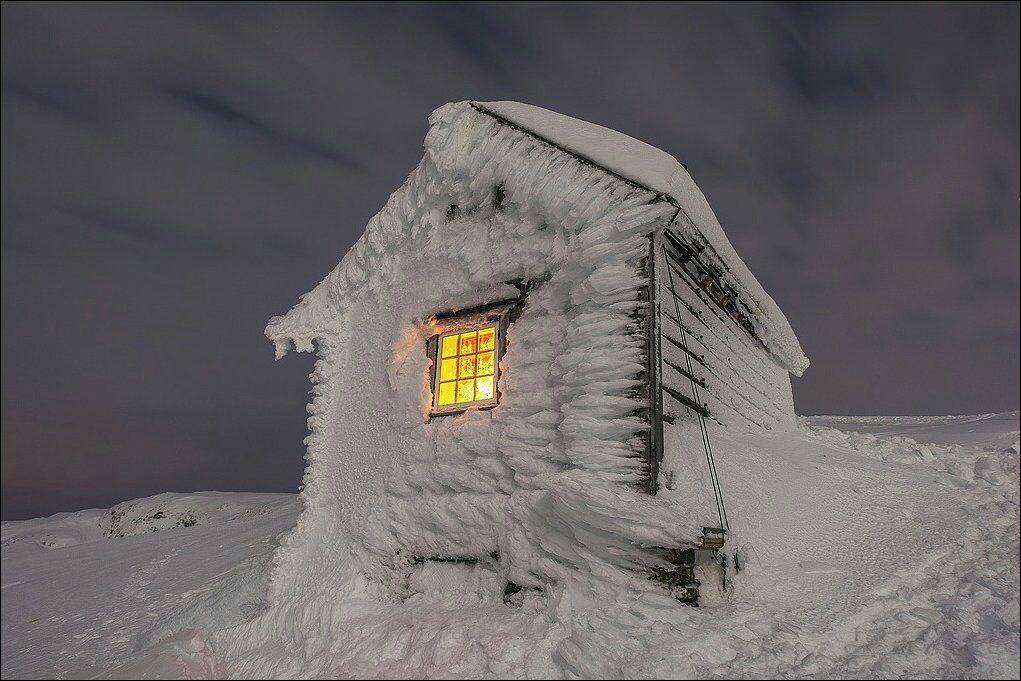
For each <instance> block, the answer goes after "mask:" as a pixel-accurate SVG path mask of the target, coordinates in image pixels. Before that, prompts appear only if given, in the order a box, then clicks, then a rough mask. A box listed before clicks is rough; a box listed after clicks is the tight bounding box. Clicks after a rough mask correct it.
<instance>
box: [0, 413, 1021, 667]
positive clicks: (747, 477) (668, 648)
mask: <svg viewBox="0 0 1021 681" xmlns="http://www.w3.org/2000/svg"><path fill="white" fill-rule="evenodd" d="M1018 431H1019V426H1018V413H1017V412H1011V413H1008V414H989V415H983V416H970V417H895V418H892V417H853V418H852V417H815V418H811V419H806V420H805V423H804V424H803V427H802V428H801V429H799V430H797V431H795V432H787V433H772V434H766V435H764V434H762V433H759V434H746V435H734V434H729V433H725V432H718V433H715V434H714V445H715V446H716V449H717V452H718V454H717V460H718V464H719V466H720V472H721V477H722V479H723V484H724V491H725V493H727V495H728V508H729V510H730V513H731V518H732V523H733V525H734V534H733V536H732V538H731V541H732V542H734V543H735V544H737V545H738V546H740V552H739V553H740V555H741V556H742V557H743V558H744V562H745V565H744V569H743V571H742V572H741V573H740V574H739V575H738V579H737V582H736V584H735V586H734V589H733V591H732V592H731V593H730V594H729V595H727V596H726V597H725V598H723V599H722V600H721V601H720V602H718V603H714V604H710V605H707V606H706V607H703V608H697V609H696V608H688V607H682V606H677V607H675V608H670V609H666V610H664V609H662V608H661V607H660V606H659V604H656V605H651V604H645V603H628V604H621V603H616V602H614V601H613V599H612V598H608V599H607V603H608V606H607V607H606V608H605V609H603V610H599V609H594V610H592V611H591V614H590V615H588V616H587V617H588V619H587V620H586V621H585V623H584V626H580V625H578V624H577V623H575V624H574V625H572V626H573V629H571V630H567V629H568V627H565V626H562V625H555V626H550V625H549V620H546V619H544V618H543V617H542V616H541V612H542V610H543V608H549V609H554V608H561V609H562V608H564V607H567V606H566V605H565V604H553V603H541V602H540V603H536V604H532V607H533V608H534V609H535V610H536V612H537V613H538V615H534V616H533V615H529V616H526V615H525V614H524V613H523V612H522V608H521V607H520V606H517V607H516V606H512V605H505V604H502V603H496V604H493V603H481V604H480V603H479V602H477V601H473V600H472V599H470V598H463V599H460V600H458V599H454V600H453V601H449V602H448V601H442V599H430V598H429V597H428V594H423V595H422V596H423V597H421V598H417V599H414V603H412V602H410V601H409V602H408V603H407V604H399V605H393V604H386V605H382V604H381V605H379V606H374V607H369V606H366V608H364V609H362V610H361V611H359V612H338V613H337V614H336V618H335V621H333V622H331V623H329V625H328V626H329V627H330V631H331V640H330V641H328V642H326V641H319V640H314V639H313V634H312V632H303V631H302V629H303V627H305V626H306V624H303V623H298V622H289V623H286V624H285V625H282V624H281V623H279V622H275V621H273V620H270V621H262V620H264V619H265V618H266V617H267V615H266V614H265V612H264V594H265V584H266V578H267V574H268V567H269V562H270V559H271V556H272V552H273V549H274V547H275V546H276V543H277V539H278V537H279V535H280V534H281V533H283V532H286V531H287V530H288V529H289V528H290V527H292V526H293V524H294V522H295V519H296V517H297V514H298V508H297V501H296V498H295V497H293V496H291V495H272V494H240V493H216V492H206V493H197V494H190V495H184V494H161V495H158V496H156V497H151V498H148V499H139V500H134V501H129V502H125V503H123V504H119V505H118V506H115V507H114V508H112V509H109V510H105V511H103V510H91V511H80V512H77V513H62V514H58V515H55V516H51V517H50V518H43V519H37V520H29V521H19V522H7V523H3V528H2V543H3V548H2V571H3V577H2V587H3V591H2V615H3V617H2V620H3V621H2V653H3V655H2V672H3V677H4V678H15V677H46V676H57V677H65V678H66V677H96V676H98V677H133V678H138V677H139V676H141V677H148V678H156V677H188V678H211V677H216V676H222V675H233V676H237V675H255V674H257V673H258V672H260V671H261V672H267V671H269V672H270V673H276V674H278V675H302V676H358V675H378V676H415V675H426V676H451V675H459V676H469V677H472V676H505V675H511V676H525V675H531V676H539V675H547V676H563V675H569V674H571V673H574V674H582V675H592V676H625V675H636V676H660V677H674V678H678V677H692V676H709V677H745V676H757V677H773V676H781V677H820V678H821V677H828V676H852V677H877V676H878V677H894V676H897V677H904V676H924V677H975V678H977V677H989V676H992V677H1004V678H1006V677H1014V678H1017V677H1018V675H1019V672H1021V670H1019V653H1018V646H1019V604H1018V598H1019V539H1018V537H1019V515H1018V508H1019V505H1018V504H1019V491H1018V480H1019V478H1018V449H1019V444H1018ZM623 605H626V607H622V606H623ZM543 622H546V627H545V628H544V627H543V625H542V623H543ZM307 626H308V627H309V628H315V627H321V626H323V623H316V624H315V625H312V624H308V625H307ZM313 643H314V645H313ZM268 648H272V650H268ZM565 651H566V652H565ZM252 656H254V657H257V658H258V659H261V660H277V661H278V662H276V663H273V664H276V666H273V664H270V666H269V667H268V668H267V667H266V666H265V665H263V666H262V667H259V666H258V665H253V664H251V662H250V660H251V659H252ZM280 661H285V662H280Z"/></svg>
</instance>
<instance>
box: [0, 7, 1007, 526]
mask: <svg viewBox="0 0 1021 681" xmlns="http://www.w3.org/2000/svg"><path fill="white" fill-rule="evenodd" d="M2 11H3V269H2V271H3V490H2V501H3V504H2V505H3V517H4V518H18V517H29V516H35V515H41V514H46V513H52V512H55V511H58V510H67V509H72V508H81V507H86V506H107V505H110V504H112V503H115V502H118V501H121V500H123V499H126V498H130V497H135V496H141V495H147V494H152V493H155V492H160V491H165V490H175V491H191V490H195V489H222V490H294V489H295V488H296V487H297V485H298V483H299V480H300V476H301V470H302V466H303V464H302V453H303V446H302V444H301V439H302V437H303V435H304V429H305V423H304V420H305V409H304V404H305V402H306V399H307V395H306V392H307V389H308V383H307V374H308V372H309V371H310V369H311V360H310V358H308V357H307V356H301V355H292V356H289V357H288V358H287V359H286V360H284V361H281V362H274V361H273V355H272V348H271V347H270V345H269V343H268V342H267V341H266V340H265V339H264V338H263V336H262V329H263V326H264V324H265V321H266V319H267V318H268V317H270V316H271V315H274V314H278V313H282V312H284V311H285V310H286V309H287V308H288V307H290V305H291V304H292V303H293V302H294V301H295V299H296V298H297V296H298V295H299V294H300V293H302V292H304V291H306V290H308V289H309V288H311V287H312V286H313V285H314V284H315V283H316V282H317V281H318V280H319V278H320V277H321V276H322V275H323V274H325V273H326V272H327V271H328V270H329V269H331V268H332V267H333V265H334V264H335V263H336V262H337V261H338V260H339V259H340V258H341V256H342V255H343V254H344V252H345V251H346V250H347V249H348V248H349V247H350V246H351V244H352V243H353V242H354V240H355V239H356V238H357V237H358V235H359V234H360V233H361V231H362V228H363V226H364V225H365V223H366V221H367V220H368V219H369V217H370V216H372V215H373V214H374V213H375V212H376V211H377V210H378V208H379V207H380V206H381V205H382V204H383V202H384V201H385V200H386V198H387V196H388V195H389V193H390V192H391V191H392V190H393V189H395V188H396V187H397V186H398V185H399V184H400V183H401V182H402V181H403V179H404V178H405V177H406V175H407V173H408V172H409V171H410V170H411V169H412V168H413V167H414V166H415V165H416V163H417V162H418V159H419V158H420V156H421V145H422V138H423V136H424V134H425V131H426V117H427V116H428V114H429V112H430V111H431V110H432V109H434V108H436V107H437V106H439V105H441V104H443V103H444V102H447V101H451V100H461V99H467V98H476V99H482V100H495V99H514V100H519V101H524V102H531V103H534V104H538V105H541V106H544V107H547V108H551V109H556V110H558V111H561V112H563V113H566V114H569V115H572V116H576V117H579V118H584V119H587V120H591V121H594V122H597V123H600V124H603V125H607V126H609V127H612V128H616V129H618V130H621V131H623V132H626V133H628V134H631V135H633V136H635V137H638V138H641V139H643V140H647V141H649V142H651V143H653V144H654V145H656V146H659V147H662V148H663V149H666V150H667V151H669V152H671V153H672V154H674V155H675V156H676V157H677V158H678V159H680V160H682V161H684V162H686V163H687V164H688V166H689V168H690V169H691V171H692V174H693V175H694V177H695V179H696V181H697V182H698V183H699V184H700V186H701V187H702V189H703V190H704V191H705V193H706V194H707V196H708V197H709V200H710V202H711V203H712V205H713V206H714V208H715V210H716V212H717V214H718V215H719V216H720V219H721V221H722V222H723V224H724V226H725V227H726V229H727V231H728V233H729V235H730V237H731V239H732V241H733V242H734V245H735V247H736V248H737V250H738V252H739V253H741V254H742V255H743V256H744V258H745V260H746V261H747V262H748V264H749V266H750V267H751V269H752V270H753V271H754V272H755V273H756V274H757V275H758V277H759V278H760V280H761V281H762V282H763V284H764V285H765V286H766V288H767V289H768V290H770V292H772V294H773V295H774V297H775V298H776V299H777V301H778V302H779V303H780V305H781V307H782V308H783V309H784V310H785V311H786V312H787V314H788V316H789V317H790V319H791V321H792V323H793V325H794V328H795V330H796V331H797V332H798V333H799V335H800V337H801V340H802V343H803V345H804V347H805V350H806V352H807V353H808V355H809V357H810V358H811V359H812V366H811V368H810V369H809V370H808V373H807V374H806V375H805V377H804V378H803V379H801V380H799V381H797V382H796V385H795V391H796V398H797V403H798V408H799V410H800V411H801V412H802V413H809V414H813V413H852V414H876V413H880V414H944V413H963V412H988V411H996V410H1007V409H1016V408H1017V407H1018V374H1019V368H1018V343H1019V339H1018V317H1019V311H1018V252H1019V243H1018V219H1019V218H1018V196H1019V188H1018V174H1019V173H1018V153H1019V151H1018V149H1019V146H1018V116H1019V113H1018V80H1019V74H1018V61H1019V56H1018V5H1017V4H1016V3H1010V4H997V5H984V4H979V3H969V4H965V5H957V6H948V5H938V6H929V5H921V4H914V5H904V6H888V5H883V6H876V5H861V6H854V5H822V6H820V5H803V4H795V5H752V6H746V5H726V6H712V5H694V6H691V5H683V6H669V5H660V4H657V5H649V6H642V5H634V4H628V5H619V6H613V5H609V4H600V5H592V6H587V5H584V4H582V3H573V4H567V5H438V4H426V3H421V4H414V5H398V4H387V5H368V6H365V5H362V6H359V5H342V6H333V5H328V4H315V5H299V4H290V3H289V4H279V5H262V4H260V5H233V4H192V5H163V4H160V5H150V4H144V5H143V4H117V5H98V4H88V3H83V4H66V5H45V4H21V3H4V4H3V10H2Z"/></svg>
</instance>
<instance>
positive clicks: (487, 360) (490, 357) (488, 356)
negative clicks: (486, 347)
mask: <svg viewBox="0 0 1021 681" xmlns="http://www.w3.org/2000/svg"><path fill="white" fill-rule="evenodd" d="M495 360H496V353H494V352H483V353H480V354H479V362H478V371H477V373H478V374H479V376H485V375H486V374H492V373H494V372H493V364H494V362H495Z"/></svg>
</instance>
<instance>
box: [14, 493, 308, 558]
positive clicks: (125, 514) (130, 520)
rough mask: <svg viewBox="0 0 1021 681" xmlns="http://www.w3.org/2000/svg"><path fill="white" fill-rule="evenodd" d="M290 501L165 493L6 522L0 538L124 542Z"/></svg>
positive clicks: (56, 543)
mask: <svg viewBox="0 0 1021 681" xmlns="http://www.w3.org/2000/svg"><path fill="white" fill-rule="evenodd" d="M290 500H291V495H289V494H254V493H246V492H238V493H232V494H230V495H224V494H223V493H221V492H195V493H193V494H179V493H173V492H166V493H163V494H157V495H156V496H152V497H146V498H142V499H132V500H130V501H124V502H122V503H120V504H117V505H116V506H114V507H112V508H110V509H106V510H100V509H88V510H84V511H75V512H73V513H57V514H56V515H53V516H50V517H48V518H40V519H36V520H17V521H10V522H4V523H3V525H2V535H0V536H2V545H3V546H4V547H5V548H6V547H7V546H9V545H13V544H15V543H17V542H28V543H31V544H34V545H36V546H39V547H42V548H44V549H59V548H65V547H68V546H75V545H78V544H83V543H87V542H93V541H97V540H101V539H122V538H124V537H134V536H137V535H140V534H152V533H155V532H164V531H166V530H173V529H178V528H183V527H194V526H196V525H210V524H222V523H229V522H232V521H235V520H241V519H245V518H253V517H258V516H260V515H265V514H267V513H272V512H274V511H275V510H276V509H277V507H278V506H279V505H280V504H281V503H289V502H290Z"/></svg>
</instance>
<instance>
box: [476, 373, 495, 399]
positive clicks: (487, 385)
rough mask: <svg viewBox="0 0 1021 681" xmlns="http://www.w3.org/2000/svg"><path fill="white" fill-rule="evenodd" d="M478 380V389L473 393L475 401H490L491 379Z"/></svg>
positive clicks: (491, 397)
mask: <svg viewBox="0 0 1021 681" xmlns="http://www.w3.org/2000/svg"><path fill="white" fill-rule="evenodd" d="M477 380H478V388H477V390H476V393H475V399H477V400H490V399H493V395H494V394H495V393H494V392H493V377H492V376H483V377H482V378H480V379H477Z"/></svg>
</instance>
